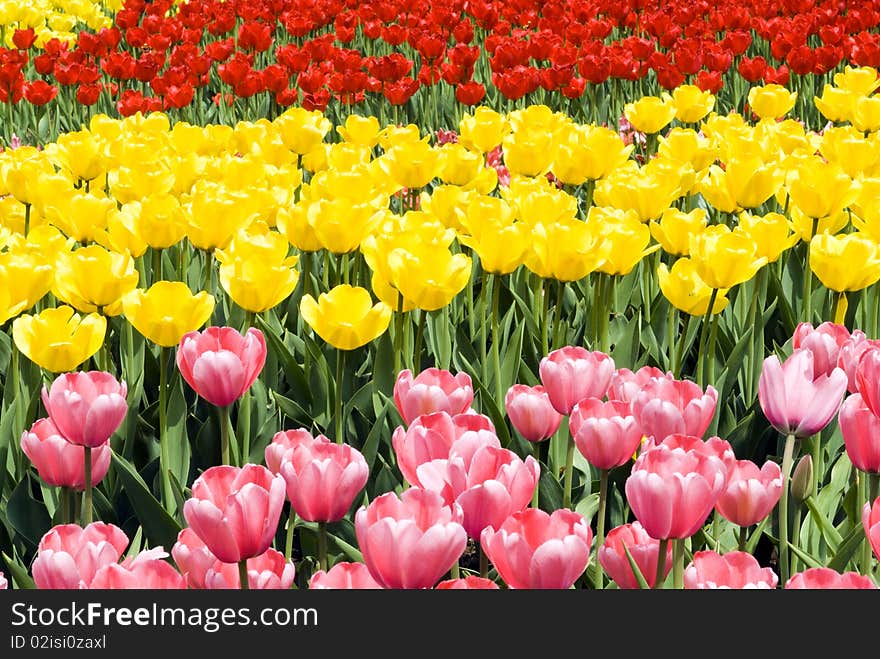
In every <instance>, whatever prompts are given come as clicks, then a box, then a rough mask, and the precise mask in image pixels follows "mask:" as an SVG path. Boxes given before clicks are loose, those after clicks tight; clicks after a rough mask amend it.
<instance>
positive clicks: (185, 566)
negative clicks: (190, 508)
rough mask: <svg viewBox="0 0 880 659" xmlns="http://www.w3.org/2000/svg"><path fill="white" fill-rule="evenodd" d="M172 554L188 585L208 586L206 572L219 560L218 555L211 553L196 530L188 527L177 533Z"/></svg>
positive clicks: (193, 586) (202, 587) (200, 587)
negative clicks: (206, 584)
mask: <svg viewBox="0 0 880 659" xmlns="http://www.w3.org/2000/svg"><path fill="white" fill-rule="evenodd" d="M171 556H172V557H173V558H174V563H175V565H177V569H178V570H180V573H181V574H182V575H183V576H184V578H185V579H186V583H187V586H189V587H190V588H195V589H199V590H203V589H204V588H206V586H205V574H207V572H208V570H209V569H210V568H211V567H213V565H214V563H216V562H217V557H216V556H214V554H212V553H211V550H210V549H208V546H207V545H206V544H205V543H204V542H202V539H201V538H200V537H199V536H198V535H196V532H195V531H193V530H192V529H191V528H189V527H187V528H185V529H182V530H181V531H180V533H178V534H177V542H175V543H174V546H173V547H172V548H171ZM236 569H238V568H237V566H236Z"/></svg>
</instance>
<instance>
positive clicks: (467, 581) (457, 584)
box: [434, 574, 499, 590]
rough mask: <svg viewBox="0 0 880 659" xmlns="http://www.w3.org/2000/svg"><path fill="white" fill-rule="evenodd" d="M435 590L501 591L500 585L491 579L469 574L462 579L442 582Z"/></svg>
mask: <svg viewBox="0 0 880 659" xmlns="http://www.w3.org/2000/svg"><path fill="white" fill-rule="evenodd" d="M434 590H499V588H498V584H497V583H495V582H494V581H492V580H491V579H486V578H484V577H477V576H474V575H473V574H469V575H468V576H466V577H464V578H461V579H447V580H446V581H441V582H440V583H438V584H437V585H436V586H434Z"/></svg>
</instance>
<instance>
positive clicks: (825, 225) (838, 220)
mask: <svg viewBox="0 0 880 659" xmlns="http://www.w3.org/2000/svg"><path fill="white" fill-rule="evenodd" d="M788 210H789V215H790V216H791V219H790V224H791V229H792V231H794V233H795V234H796V235H797V236H798V238H800V239H801V240H805V241H807V242H810V240H811V239H812V238H813V235H814V234H813V224H814V223H815V224H816V234H815V235H819V234H822V233H831V234H834V233H837V232H838V231H840V230H841V229H843V228H844V227H845V226H846V225H847V224H849V213H847V212H846V211H845V210H839V211H836V212H834V213H832V214H831V215H826V216H825V217H820V218H818V220H819V221H818V222H815V220H816V219H817V218H812V217H810V216H809V215H807V214H806V213H804V212H803V211H802V210H801V209H799V208H798V207H797V206H790V207H789V209H788Z"/></svg>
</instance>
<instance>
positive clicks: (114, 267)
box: [54, 245, 138, 316]
mask: <svg viewBox="0 0 880 659" xmlns="http://www.w3.org/2000/svg"><path fill="white" fill-rule="evenodd" d="M137 283H138V273H137V271H136V270H135V269H134V260H133V259H132V258H131V256H129V255H128V254H118V253H116V252H110V251H107V250H106V249H104V248H103V247H101V246H100V245H90V246H88V247H81V248H80V249H76V250H73V251H72V252H61V254H59V256H58V260H57V261H56V262H55V287H54V290H55V294H56V295H57V296H58V298H59V299H61V300H62V301H64V302H66V303H67V304H69V305H71V306H72V307H74V308H75V309H76V310H77V311H80V312H82V313H91V312H93V311H97V312H98V313H102V314H105V315H107V316H117V315H119V314H120V313H122V305H121V304H120V300H121V299H122V296H123V295H125V294H126V293H128V292H129V291H132V290H134V289H135V288H136V287H137Z"/></svg>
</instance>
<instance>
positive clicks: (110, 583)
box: [89, 547, 186, 590]
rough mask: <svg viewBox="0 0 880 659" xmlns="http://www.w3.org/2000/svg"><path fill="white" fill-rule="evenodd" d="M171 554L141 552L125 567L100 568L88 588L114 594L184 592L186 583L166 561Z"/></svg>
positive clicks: (159, 550)
mask: <svg viewBox="0 0 880 659" xmlns="http://www.w3.org/2000/svg"><path fill="white" fill-rule="evenodd" d="M167 556H168V553H167V552H166V551H165V550H164V549H162V548H161V547H160V548H156V549H148V550H146V551H142V552H141V553H140V554H138V555H137V556H135V557H130V558H127V559H125V560H124V561H122V563H110V564H108V565H104V566H103V567H101V568H99V569H98V571H97V572H96V573H95V578H94V579H92V582H91V584H90V585H89V588H93V589H114V590H135V589H136V590H184V589H185V588H186V579H185V578H184V577H183V576H182V575H181V574H180V573H179V572H178V571H177V570H175V569H174V568H173V567H172V566H171V565H170V564H169V563H166V562H165V561H164V560H162V559H163V558H165V557H167Z"/></svg>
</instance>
